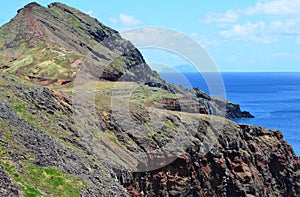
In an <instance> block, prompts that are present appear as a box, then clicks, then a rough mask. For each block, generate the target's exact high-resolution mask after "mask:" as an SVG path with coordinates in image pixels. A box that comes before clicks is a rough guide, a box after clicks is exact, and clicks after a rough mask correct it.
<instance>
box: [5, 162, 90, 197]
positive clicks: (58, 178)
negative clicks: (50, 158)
mask: <svg viewBox="0 0 300 197" xmlns="http://www.w3.org/2000/svg"><path fill="white" fill-rule="evenodd" d="M1 165H2V166H3V168H4V171H5V172H6V173H7V174H8V175H9V176H10V177H11V178H12V179H13V181H14V182H16V183H17V184H19V185H20V187H21V188H22V190H23V191H24V193H25V195H26V196H31V197H36V196H46V195H47V196H49V195H50V196H70V197H77V196H78V197H79V196H80V191H79V189H80V188H83V187H85V186H86V184H85V183H84V182H83V181H82V180H80V179H79V178H76V177H73V176H71V175H66V174H63V173H62V172H61V171H60V170H59V169H57V168H55V167H48V168H47V167H40V166H37V165H34V164H31V163H29V164H27V165H25V167H24V169H23V170H20V169H19V170H17V169H16V167H15V166H13V165H12V164H9V163H4V162H2V163H1Z"/></svg>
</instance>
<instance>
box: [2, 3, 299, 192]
mask: <svg viewBox="0 0 300 197" xmlns="http://www.w3.org/2000/svg"><path fill="white" fill-rule="evenodd" d="M7 28H10V29H12V30H16V31H15V32H14V33H12V34H9V35H8V34H6V33H5V30H6V29H7ZM0 32H4V34H3V35H2V37H3V39H1V40H0V48H1V50H0V55H1V59H0V60H1V64H0V68H1V70H2V71H3V73H1V74H0V111H1V113H0V192H1V193H0V194H1V195H3V196H16V195H21V196H39V195H40V196H47V195H52V196H228V197H229V196H230V197H232V196H295V197H296V196H300V159H299V157H297V156H296V155H295V153H294V151H293V150H292V148H291V146H290V145H288V144H287V143H286V142H285V140H284V138H283V136H282V134H281V133H280V132H279V131H270V130H267V129H264V128H261V127H256V126H250V125H238V124H236V123H234V122H232V121H230V120H228V119H225V118H222V117H219V116H225V117H228V118H238V117H250V116H251V115H250V114H249V113H247V112H241V110H240V108H239V106H238V105H236V104H232V103H227V101H224V100H221V99H217V98H213V97H210V96H208V95H206V94H205V93H203V92H201V91H200V90H199V89H189V90H188V89H184V88H181V87H177V86H174V85H170V84H167V83H166V82H164V81H163V80H161V79H160V78H159V76H158V75H157V74H156V73H155V72H153V71H151V69H150V68H149V66H148V65H147V64H146V63H145V61H144V60H143V58H142V56H141V54H140V52H139V51H138V50H137V49H136V48H134V46H133V45H132V44H131V43H130V42H128V41H125V40H123V39H122V38H121V37H120V36H119V34H118V33H117V32H116V31H114V30H112V29H110V28H108V27H105V26H104V25H102V24H101V23H99V22H98V21H96V20H95V19H92V18H90V17H89V16H87V15H86V14H83V13H81V12H79V11H78V10H75V9H73V8H70V7H68V6H66V5H63V4H60V3H53V4H51V5H50V6H49V8H44V7H42V6H40V5H38V4H36V3H31V4H29V5H27V6H25V7H24V8H23V9H21V10H19V11H18V15H17V16H16V17H15V18H14V19H13V20H12V21H11V22H10V23H8V24H6V25H5V26H4V27H1V31H0ZM2 37H1V38H2ZM107 38H109V39H107ZM116 46H117V47H116ZM86 52H88V53H89V54H90V56H91V59H92V60H91V59H89V60H91V61H83V57H82V55H83V54H84V53H86ZM120 54H121V56H120ZM116 57H117V58H116ZM110 60H112V62H110V63H111V64H110V66H109V67H102V66H101V65H102V64H101V63H104V64H107V63H108V62H109V61H110ZM94 63H95V64H94ZM83 66H85V67H84V69H86V70H85V71H86V72H91V71H92V73H93V76H94V77H96V78H97V79H99V78H101V79H102V80H101V81H100V82H98V81H95V82H91V83H89V84H87V85H86V84H84V83H83V84H79V85H78V84H77V86H79V90H86V89H88V88H89V87H90V86H91V85H93V83H95V88H94V89H95V92H89V91H86V92H83V93H85V94H82V95H81V94H79V93H78V92H76V91H75V92H72V88H73V86H72V83H73V81H74V76H75V74H76V72H78V68H79V67H83ZM53 70H54V71H53ZM99 73H101V75H100V74H99ZM103 73H104V74H103ZM102 74H103V75H102ZM13 75H15V76H13ZM20 78H21V79H20ZM24 79H25V80H24ZM104 79H105V80H109V81H105V80H104ZM25 81H27V82H25ZM28 81H29V82H28ZM115 81H118V83H115ZM31 82H34V83H37V84H40V85H43V86H48V87H50V88H52V89H48V88H46V87H42V86H38V85H34V84H33V83H31ZM130 88H133V89H135V90H136V92H135V93H132V94H130V93H129V92H130V90H131V89H130ZM88 90H89V89H88ZM116 90H118V91H116ZM67 95H68V96H67ZM176 95H181V97H180V99H178V98H177V97H176ZM89 97H92V98H94V100H93V102H90V101H91V100H88V98H89ZM76 99H79V100H80V101H82V102H78V100H76ZM126 99H128V100H126ZM155 105H156V106H155ZM153 106H155V107H154V108H152V107H153ZM211 114H214V115H217V116H213V115H211Z"/></svg>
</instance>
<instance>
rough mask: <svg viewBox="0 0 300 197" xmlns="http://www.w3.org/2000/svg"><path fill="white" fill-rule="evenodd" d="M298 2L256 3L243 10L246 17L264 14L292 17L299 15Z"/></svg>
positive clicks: (299, 2) (299, 5)
mask: <svg viewBox="0 0 300 197" xmlns="http://www.w3.org/2000/svg"><path fill="white" fill-rule="evenodd" d="M299 10H300V1H299V0H273V1H267V2H257V3H256V5H255V6H251V7H249V8H247V9H246V10H245V13H246V14H248V15H256V14H265V15H280V16H282V15H292V14H297V15H298V14H299Z"/></svg>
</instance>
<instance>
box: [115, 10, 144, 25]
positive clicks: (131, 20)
mask: <svg viewBox="0 0 300 197" xmlns="http://www.w3.org/2000/svg"><path fill="white" fill-rule="evenodd" d="M109 21H110V22H111V23H113V24H120V25H122V26H125V27H132V26H137V25H140V24H142V21H141V20H138V19H136V18H135V17H133V16H130V15H126V14H123V13H121V14H120V15H119V18H110V19H109Z"/></svg>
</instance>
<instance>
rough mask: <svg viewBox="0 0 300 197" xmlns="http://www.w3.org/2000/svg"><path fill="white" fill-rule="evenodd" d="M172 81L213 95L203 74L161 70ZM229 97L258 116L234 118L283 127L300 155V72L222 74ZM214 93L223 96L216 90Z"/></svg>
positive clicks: (281, 128)
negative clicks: (175, 72)
mask: <svg viewBox="0 0 300 197" xmlns="http://www.w3.org/2000/svg"><path fill="white" fill-rule="evenodd" d="M160 75H161V77H162V78H163V79H165V80H166V81H168V82H170V83H175V84H177V85H182V86H184V87H199V88H200V89H202V90H204V91H205V92H206V93H208V94H210V92H209V89H208V85H207V84H206V83H205V80H204V79H203V77H202V75H201V74H200V73H183V74H178V73H177V74H174V73H160ZM221 77H222V79H223V83H224V87H225V93H226V96H225V97H226V99H227V100H229V101H231V102H233V103H237V104H240V106H241V109H242V110H245V111H249V112H250V113H251V114H253V115H254V116H255V118H253V119H239V120H235V121H236V122H238V123H247V124H254V125H259V126H264V127H267V128H270V129H278V130H280V131H281V132H282V133H283V135H284V138H285V139H286V140H287V142H288V143H289V144H291V145H292V146H293V148H294V150H295V152H296V154H297V155H300V73H297V72H296V73H265V72H261V73H237V72H235V73H221ZM214 96H222V97H224V95H218V94H217V93H215V95H214Z"/></svg>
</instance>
